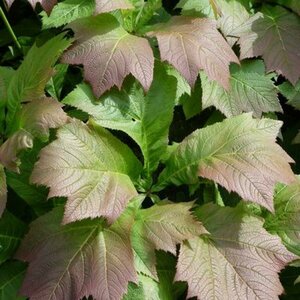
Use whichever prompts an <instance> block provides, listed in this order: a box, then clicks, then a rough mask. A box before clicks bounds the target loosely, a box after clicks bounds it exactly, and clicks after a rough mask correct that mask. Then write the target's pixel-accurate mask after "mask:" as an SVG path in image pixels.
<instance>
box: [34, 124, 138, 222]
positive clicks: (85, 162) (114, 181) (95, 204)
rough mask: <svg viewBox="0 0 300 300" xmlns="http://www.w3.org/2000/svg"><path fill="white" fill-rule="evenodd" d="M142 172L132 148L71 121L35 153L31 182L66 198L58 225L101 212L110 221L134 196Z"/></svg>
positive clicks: (97, 129) (106, 133) (91, 127)
mask: <svg viewBox="0 0 300 300" xmlns="http://www.w3.org/2000/svg"><path fill="white" fill-rule="evenodd" d="M140 171H141V165H140V162H139V161H138V160H137V158H136V157H135V156H134V154H133V153H132V152H131V150H130V149H129V148H128V147H127V146H126V145H125V144H123V143H122V142H120V141H119V140H118V139H116V138H115V137H114V136H113V135H112V134H111V133H109V132H108V131H106V130H105V129H103V128H100V127H97V126H90V127H88V126H87V125H85V124H83V123H82V122H80V121H78V120H77V121H76V120H74V121H72V122H71V123H70V124H67V125H65V126H63V127H62V128H60V129H59V130H58V132H57V139H56V140H55V141H54V142H52V143H51V144H50V145H48V146H47V147H45V148H44V149H43V150H42V151H41V153H40V159H39V161H38V162H37V164H36V166H35V168H34V170H33V173H32V177H31V180H32V182H33V183H36V184H41V185H46V186H49V187H50V194H49V197H50V198H51V197H57V196H58V197H68V201H67V204H66V208H65V215H64V219H63V223H69V222H73V221H76V220H81V219H85V218H96V217H100V216H104V217H105V218H107V220H108V221H109V222H110V223H111V222H113V221H114V220H115V219H116V218H117V217H118V216H119V215H120V214H121V213H122V211H123V210H124V208H125V207H126V205H127V203H128V202H129V200H131V199H132V198H133V197H134V196H136V194H137V192H136V190H135V188H134V185H133V183H132V180H133V181H134V180H136V179H137V177H138V176H139V174H140Z"/></svg>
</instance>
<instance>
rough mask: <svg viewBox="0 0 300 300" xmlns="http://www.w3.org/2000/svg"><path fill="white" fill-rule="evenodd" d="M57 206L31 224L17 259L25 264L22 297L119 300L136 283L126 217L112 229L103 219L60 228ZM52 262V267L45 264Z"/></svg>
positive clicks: (59, 212) (130, 220)
mask: <svg viewBox="0 0 300 300" xmlns="http://www.w3.org/2000/svg"><path fill="white" fill-rule="evenodd" d="M62 215H63V209H62V208H61V207H58V208H56V209H54V210H53V211H52V212H50V213H48V214H46V215H44V216H42V217H40V218H39V219H37V220H36V221H34V222H33V223H32V224H31V229H30V231H29V233H28V235H27V236H26V237H25V239H24V241H23V243H22V245H21V247H20V249H19V251H18V253H17V258H19V259H21V260H24V261H27V262H29V268H28V270H27V273H26V276H25V280H24V282H23V286H22V288H21V294H22V295H25V296H27V297H30V300H40V299H81V298H83V297H84V296H87V297H88V296H89V295H92V296H93V297H94V299H107V300H116V299H121V297H122V295H123V294H124V293H125V292H126V291H127V284H128V281H132V282H137V274H136V271H135V269H134V263H133V253H132V250H131V247H130V240H129V231H130V227H131V224H132V220H133V218H132V217H131V215H130V214H129V213H125V214H123V215H122V217H121V218H120V219H119V220H118V221H117V222H116V223H114V224H113V225H112V226H111V227H110V228H104V226H103V225H104V221H103V220H101V219H95V220H84V221H80V222H76V223H72V224H68V225H65V226H61V224H60V223H61V218H62ZM50 260H51V263H49V261H50Z"/></svg>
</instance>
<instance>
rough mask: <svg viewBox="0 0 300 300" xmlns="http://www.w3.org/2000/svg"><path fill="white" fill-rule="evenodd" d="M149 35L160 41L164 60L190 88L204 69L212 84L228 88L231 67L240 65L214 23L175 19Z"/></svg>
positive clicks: (189, 18)
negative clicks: (180, 75)
mask: <svg viewBox="0 0 300 300" xmlns="http://www.w3.org/2000/svg"><path fill="white" fill-rule="evenodd" d="M148 35H149V36H151V37H153V36H155V37H156V38H157V40H158V45H159V50H160V56H161V59H162V60H163V61H168V62H169V63H170V64H171V65H173V66H174V67H175V68H176V69H177V70H178V71H179V72H180V73H181V74H182V76H183V77H184V78H185V79H186V80H187V81H188V83H189V84H190V85H191V86H194V84H195V81H196V78H197V76H198V73H199V70H200V69H203V70H204V71H205V72H206V74H207V75H208V77H209V78H210V79H211V80H216V81H218V82H219V83H220V84H221V85H222V86H223V87H224V88H228V87H229V75H230V73H229V64H230V62H236V63H239V61H238V58H237V57H236V56H235V54H234V52H233V51H232V49H231V48H230V46H229V45H228V44H227V43H226V41H225V40H224V38H223V37H222V35H221V34H220V33H219V31H218V30H217V26H216V22H215V21H214V20H211V19H200V18H192V17H185V16H176V17H172V18H171V20H170V21H169V22H167V23H165V24H161V25H158V28H157V29H156V30H155V31H153V32H149V33H148Z"/></svg>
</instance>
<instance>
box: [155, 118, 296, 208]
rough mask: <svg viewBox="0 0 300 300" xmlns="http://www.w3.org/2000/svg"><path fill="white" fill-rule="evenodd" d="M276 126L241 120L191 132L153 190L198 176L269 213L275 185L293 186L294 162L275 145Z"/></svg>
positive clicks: (190, 181)
mask: <svg viewBox="0 0 300 300" xmlns="http://www.w3.org/2000/svg"><path fill="white" fill-rule="evenodd" d="M281 124H282V123H281V122H280V121H275V120H271V119H262V120H255V119H253V118H252V117H251V114H243V115H240V116H237V117H233V118H230V119H227V120H225V121H223V122H220V123H216V124H214V125H211V126H207V127H206V128H203V129H198V130H196V131H194V132H193V133H192V134H191V135H189V136H188V137H186V138H185V139H184V140H183V141H182V142H181V143H180V144H179V146H178V147H177V148H176V150H175V151H174V152H173V154H172V155H171V157H170V158H169V160H168V161H167V162H166V168H165V170H164V171H163V172H162V173H161V175H160V176H159V178H158V184H157V185H156V186H155V188H154V190H155V191H157V190H161V189H162V188H163V187H165V186H166V185H168V184H170V183H172V184H175V185H180V184H194V183H197V182H198V176H202V177H205V178H208V179H211V180H213V181H215V182H217V183H218V184H220V185H222V186H224V187H225V188H226V189H227V190H229V191H235V192H237V193H238V194H239V195H240V196H241V197H242V198H244V199H245V200H250V201H253V202H256V203H258V204H260V205H262V206H264V207H266V208H267V209H269V210H271V211H273V210H274V208H273V188H274V185H275V183H276V182H278V181H279V182H283V183H291V182H293V181H294V180H295V176H294V174H293V172H292V170H291V168H290V166H289V164H288V163H289V162H293V160H292V159H291V158H290V157H289V156H288V155H287V153H286V152H284V150H283V149H282V148H281V147H280V146H279V145H277V144H276V143H275V141H276V137H277V134H278V131H279V128H280V126H281Z"/></svg>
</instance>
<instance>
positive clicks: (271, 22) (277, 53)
mask: <svg viewBox="0 0 300 300" xmlns="http://www.w3.org/2000/svg"><path fill="white" fill-rule="evenodd" d="M232 35H235V36H237V37H239V38H240V39H239V42H238V43H239V44H240V47H241V59H244V58H248V57H255V56H262V57H263V59H264V61H265V63H266V67H267V71H276V72H277V73H278V74H282V75H283V76H285V77H286V78H287V79H288V80H289V81H291V82H292V83H293V84H294V85H295V84H296V82H297V81H298V79H299V77H300V56H299V55H297V53H298V46H299V43H300V19H299V18H298V17H297V16H295V15H293V14H291V13H289V12H288V11H287V10H286V9H284V8H282V7H279V6H275V7H269V6H267V7H264V10H263V13H257V14H255V15H254V16H253V17H251V18H250V19H249V20H247V21H246V22H245V23H244V24H243V25H242V26H240V27H239V28H237V29H236V30H234V31H233V32H232Z"/></svg>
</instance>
